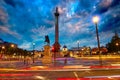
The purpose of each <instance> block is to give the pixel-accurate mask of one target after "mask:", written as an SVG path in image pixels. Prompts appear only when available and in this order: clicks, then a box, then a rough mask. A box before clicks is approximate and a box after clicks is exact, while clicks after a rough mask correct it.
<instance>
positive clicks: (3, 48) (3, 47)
mask: <svg viewBox="0 0 120 80" xmlns="http://www.w3.org/2000/svg"><path fill="white" fill-rule="evenodd" d="M2 50H3V53H2V56H3V55H5V46H2Z"/></svg>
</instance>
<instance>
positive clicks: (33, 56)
mask: <svg viewBox="0 0 120 80" xmlns="http://www.w3.org/2000/svg"><path fill="white" fill-rule="evenodd" d="M32 45H33V63H34V62H35V60H34V55H35V53H34V49H35V43H34V42H33V43H32Z"/></svg>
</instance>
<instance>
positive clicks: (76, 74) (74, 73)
mask: <svg viewBox="0 0 120 80" xmlns="http://www.w3.org/2000/svg"><path fill="white" fill-rule="evenodd" d="M73 73H74V75H75V77H76V78H77V80H80V79H79V77H78V75H77V73H76V72H73Z"/></svg>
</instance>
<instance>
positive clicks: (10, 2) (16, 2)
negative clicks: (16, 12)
mask: <svg viewBox="0 0 120 80" xmlns="http://www.w3.org/2000/svg"><path fill="white" fill-rule="evenodd" d="M4 2H5V3H6V4H8V5H10V6H12V7H14V8H15V7H16V6H17V5H19V6H21V7H24V3H23V2H22V0H21V1H19V0H4Z"/></svg>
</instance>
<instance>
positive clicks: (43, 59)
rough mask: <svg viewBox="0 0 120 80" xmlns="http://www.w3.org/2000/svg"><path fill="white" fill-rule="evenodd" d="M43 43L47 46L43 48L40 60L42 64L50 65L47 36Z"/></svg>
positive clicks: (50, 58)
mask: <svg viewBox="0 0 120 80" xmlns="http://www.w3.org/2000/svg"><path fill="white" fill-rule="evenodd" d="M45 42H46V43H47V44H46V45H45V46H44V56H43V58H42V63H43V64H50V63H52V54H51V53H50V40H49V37H48V35H46V36H45Z"/></svg>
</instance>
